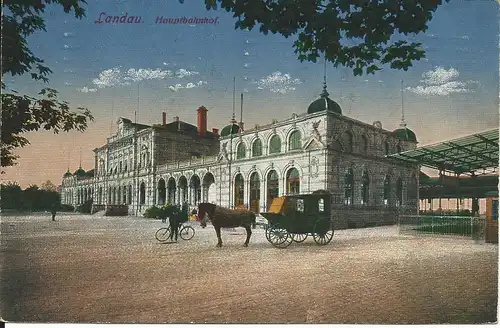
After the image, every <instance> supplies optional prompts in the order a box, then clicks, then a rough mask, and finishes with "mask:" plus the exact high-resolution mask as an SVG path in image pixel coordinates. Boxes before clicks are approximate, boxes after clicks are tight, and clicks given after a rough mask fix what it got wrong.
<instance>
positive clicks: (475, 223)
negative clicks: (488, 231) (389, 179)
mask: <svg viewBox="0 0 500 328" xmlns="http://www.w3.org/2000/svg"><path fill="white" fill-rule="evenodd" d="M398 226H399V233H400V234H419V235H447V236H463V237H469V238H472V239H474V240H478V241H479V240H484V239H485V228H486V218H480V217H471V216H469V217H466V216H448V215H443V216H439V215H402V216H400V217H399V219H398Z"/></svg>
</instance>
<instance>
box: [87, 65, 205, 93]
mask: <svg viewBox="0 0 500 328" xmlns="http://www.w3.org/2000/svg"><path fill="white" fill-rule="evenodd" d="M163 65H165V66H167V65H168V64H167V63H163ZM197 74H199V73H198V72H195V71H189V70H186V69H183V68H181V69H179V70H177V71H172V70H166V69H161V68H155V69H152V68H138V69H136V68H129V69H128V70H126V71H123V72H122V71H121V69H120V68H117V67H115V68H111V69H107V70H104V71H102V72H101V73H99V76H98V77H97V78H95V79H93V80H92V83H93V84H94V85H95V86H96V87H97V88H99V89H102V88H107V87H114V86H121V85H130V84H131V83H132V82H140V81H143V80H164V79H168V78H179V79H182V78H185V77H187V76H193V75H197Z"/></svg>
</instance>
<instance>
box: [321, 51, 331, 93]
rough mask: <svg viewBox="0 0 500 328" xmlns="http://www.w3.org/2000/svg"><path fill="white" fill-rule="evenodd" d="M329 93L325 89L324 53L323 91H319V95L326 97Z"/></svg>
mask: <svg viewBox="0 0 500 328" xmlns="http://www.w3.org/2000/svg"><path fill="white" fill-rule="evenodd" d="M329 95H330V94H329V93H328V91H326V55H325V67H324V75H323V91H322V92H321V94H320V96H321V97H322V98H326V97H328V96H329Z"/></svg>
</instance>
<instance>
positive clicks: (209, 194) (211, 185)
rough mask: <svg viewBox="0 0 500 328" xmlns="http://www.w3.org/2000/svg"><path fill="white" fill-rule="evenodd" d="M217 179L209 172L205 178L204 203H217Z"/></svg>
mask: <svg viewBox="0 0 500 328" xmlns="http://www.w3.org/2000/svg"><path fill="white" fill-rule="evenodd" d="M215 198H216V191H215V178H214V176H213V174H212V173H210V172H208V173H207V174H205V176H204V177H203V201H204V202H207V203H215Z"/></svg>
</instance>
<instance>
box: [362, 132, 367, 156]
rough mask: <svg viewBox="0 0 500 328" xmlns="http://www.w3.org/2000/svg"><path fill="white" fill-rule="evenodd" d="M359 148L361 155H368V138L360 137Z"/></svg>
mask: <svg viewBox="0 0 500 328" xmlns="http://www.w3.org/2000/svg"><path fill="white" fill-rule="evenodd" d="M361 147H362V149H361V151H362V152H363V154H365V155H368V138H367V137H366V136H362V137H361Z"/></svg>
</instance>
